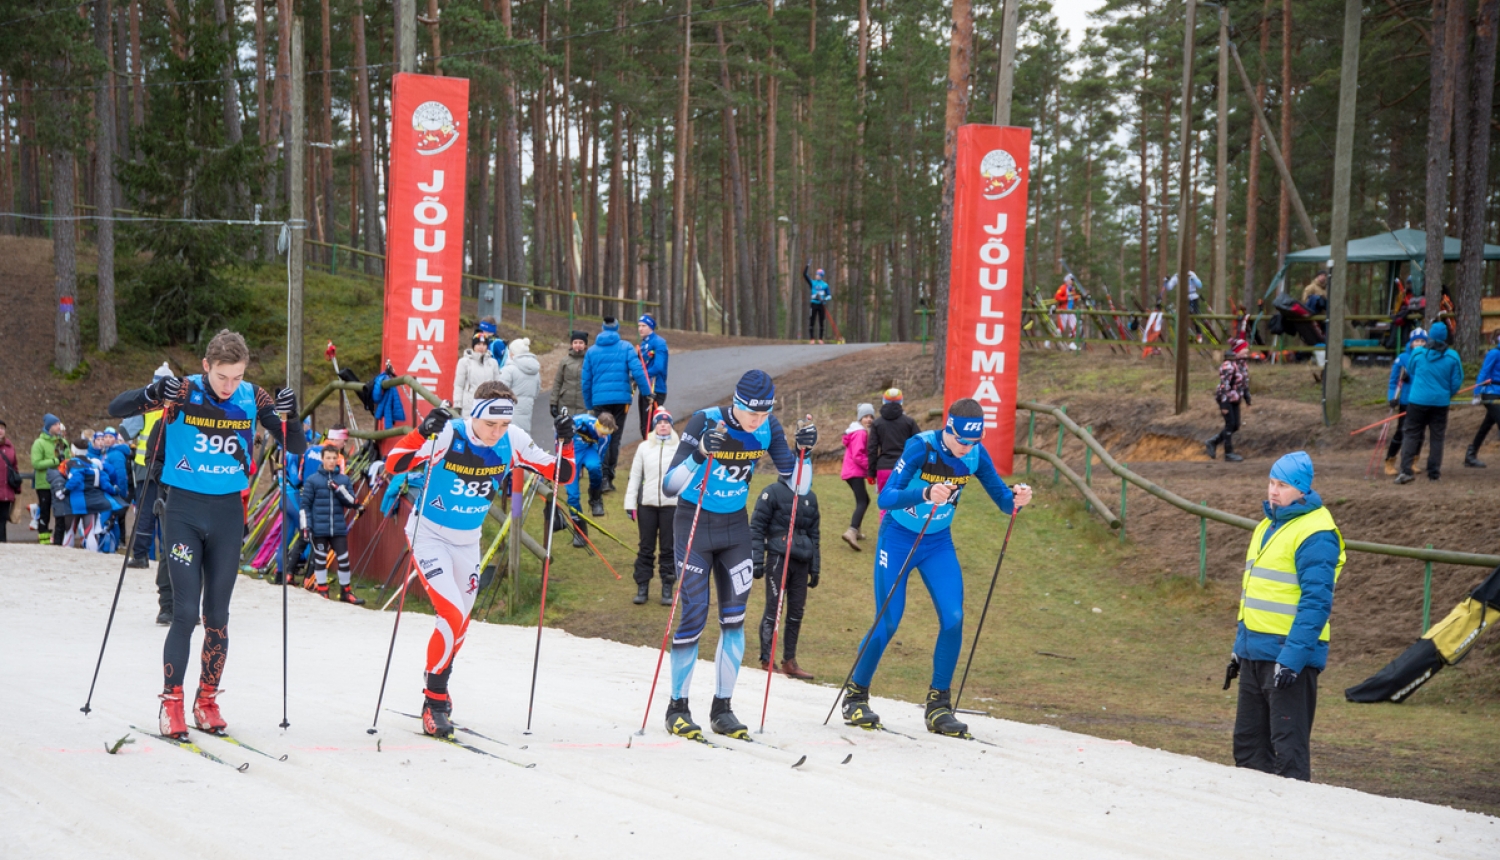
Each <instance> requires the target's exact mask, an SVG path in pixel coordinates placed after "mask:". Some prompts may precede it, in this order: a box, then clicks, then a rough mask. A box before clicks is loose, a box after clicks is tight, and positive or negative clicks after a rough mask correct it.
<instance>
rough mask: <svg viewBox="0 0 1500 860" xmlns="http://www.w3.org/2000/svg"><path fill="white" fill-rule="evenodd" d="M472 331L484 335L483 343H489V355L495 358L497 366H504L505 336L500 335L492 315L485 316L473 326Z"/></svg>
mask: <svg viewBox="0 0 1500 860" xmlns="http://www.w3.org/2000/svg"><path fill="white" fill-rule="evenodd" d="M474 331H475V332H476V333H481V334H483V335H484V340H485V343H487V344H488V345H489V347H488V348H489V351H490V357H491V358H493V359H495V364H496V366H498V367H504V366H505V358H506V353H505V338H503V337H501V336H500V329H499V327H498V326H497V325H496V324H495V318H494V317H485V318H484V319H481V320H480V321H479V325H477V326H475V328H474Z"/></svg>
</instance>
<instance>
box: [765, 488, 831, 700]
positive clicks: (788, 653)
mask: <svg viewBox="0 0 1500 860" xmlns="http://www.w3.org/2000/svg"><path fill="white" fill-rule="evenodd" d="M789 479H790V476H787V477H783V478H782V479H781V480H778V481H775V482H774V483H772V484H771V485H770V486H768V487H766V488H765V489H764V490H762V491H761V493H760V499H758V500H757V501H756V502H755V516H753V517H751V519H750V559H751V562H752V563H753V564H754V575H755V578H756V579H760V578H762V577H765V580H766V611H765V613H764V614H763V615H762V616H761V619H760V667H761V668H762V669H765V670H766V671H770V670H771V641H772V637H773V636H774V635H775V628H776V608H777V602H778V597H779V592H780V589H781V572H782V567H783V565H785V564H786V557H787V545H786V543H787V530H788V529H789V528H791V518H792V504H793V500H794V499H796V498H798V497H797V496H796V494H794V493H793V492H792V488H791V487H790V486H789V485H788V484H787V481H788V480H789ZM801 499H802V507H800V508H799V509H798V510H797V532H796V534H795V535H793V536H792V547H791V564H790V565H788V566H786V597H787V601H786V624H785V625H784V627H783V632H782V648H781V656H782V661H781V671H782V672H784V673H785V674H786V675H787V676H788V677H792V678H801V679H803V680H807V681H811V680H812V678H813V676H812V674H811V673H808V672H804V671H803V670H802V669H801V668H800V667H798V665H797V637H798V635H799V634H800V633H801V632H802V611H803V609H805V608H806V606H807V590H808V589H809V588H817V587H818V572H819V569H820V567H821V561H822V553H821V551H820V550H819V535H818V497H817V494H815V493H814V492H813V491H812V490H811V489H809V490H808V491H807V493H806V494H804V495H803V496H801Z"/></svg>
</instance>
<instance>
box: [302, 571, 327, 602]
mask: <svg viewBox="0 0 1500 860" xmlns="http://www.w3.org/2000/svg"><path fill="white" fill-rule="evenodd" d="M307 590H308V591H311V592H312V593H313V594H316V595H317V596H319V597H321V598H323V599H324V600H327V599H328V583H326V582H325V583H323V584H322V585H319V584H318V581H317V580H315V579H313V578H312V577H310V576H309V577H308V578H307Z"/></svg>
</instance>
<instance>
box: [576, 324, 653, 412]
mask: <svg viewBox="0 0 1500 860" xmlns="http://www.w3.org/2000/svg"><path fill="white" fill-rule="evenodd" d="M632 380H634V381H635V385H636V387H637V388H639V389H640V390H641V391H648V390H650V388H651V384H650V383H649V382H647V381H646V374H645V372H644V371H642V370H641V362H640V360H639V359H637V358H636V355H635V347H633V346H631V345H630V344H628V343H626V342H625V341H623V340H620V332H619V331H618V330H616V329H605V330H604V331H601V332H599V337H598V338H597V339H596V340H595V341H594V345H593V346H591V347H589V351H588V352H587V353H584V356H583V373H582V374H581V382H582V386H583V406H584V408H585V409H595V408H597V407H600V406H617V405H619V404H621V403H629V402H631V400H632V399H634V396H633V395H632V394H631V391H630V383H631V381H632Z"/></svg>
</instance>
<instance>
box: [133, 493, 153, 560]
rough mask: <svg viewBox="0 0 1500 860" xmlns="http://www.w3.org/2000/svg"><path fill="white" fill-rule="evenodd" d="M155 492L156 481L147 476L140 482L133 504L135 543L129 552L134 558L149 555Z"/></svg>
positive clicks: (151, 540)
mask: <svg viewBox="0 0 1500 860" xmlns="http://www.w3.org/2000/svg"><path fill="white" fill-rule="evenodd" d="M157 492H158V487H157V482H156V481H154V480H151V479H149V478H148V479H146V480H144V481H142V482H141V497H140V500H139V501H138V503H137V504H136V506H135V517H136V527H135V543H134V545H132V546H131V548H130V554H131V555H133V556H135V557H136V558H148V557H150V555H151V543H152V542H153V541H154V540H155V539H156V496H157Z"/></svg>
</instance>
